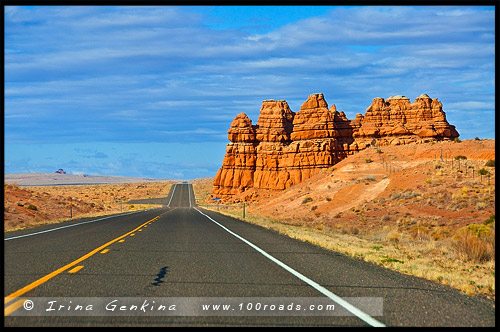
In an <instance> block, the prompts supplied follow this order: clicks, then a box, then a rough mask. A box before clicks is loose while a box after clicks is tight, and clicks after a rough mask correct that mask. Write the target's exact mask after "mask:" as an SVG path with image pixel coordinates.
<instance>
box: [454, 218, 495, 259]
mask: <svg viewBox="0 0 500 332" xmlns="http://www.w3.org/2000/svg"><path fill="white" fill-rule="evenodd" d="M452 248H453V249H454V250H455V252H456V254H457V256H458V257H459V258H460V259H461V260H463V261H465V262H469V261H471V262H476V263H485V262H488V261H490V260H492V259H494V257H495V231H494V230H492V229H491V228H490V227H488V226H486V225H478V224H470V225H467V226H465V227H462V228H460V229H458V230H457V232H456V234H455V236H453V238H452Z"/></svg>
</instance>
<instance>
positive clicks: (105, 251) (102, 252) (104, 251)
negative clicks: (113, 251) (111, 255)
mask: <svg viewBox="0 0 500 332" xmlns="http://www.w3.org/2000/svg"><path fill="white" fill-rule="evenodd" d="M108 251H109V249H104V250H103V251H101V254H105V253H107V252H108Z"/></svg>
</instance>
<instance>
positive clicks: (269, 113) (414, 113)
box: [213, 93, 459, 200]
mask: <svg viewBox="0 0 500 332" xmlns="http://www.w3.org/2000/svg"><path fill="white" fill-rule="evenodd" d="M227 133H228V138H229V140H230V143H229V144H227V147H226V154H225V156H224V159H223V161H222V167H221V168H220V169H219V171H218V172H217V175H216V177H215V178H214V181H213V186H214V190H213V193H214V196H216V197H219V198H224V199H230V198H231V197H235V195H238V194H241V193H243V192H245V191H246V190H248V189H251V188H256V189H270V190H283V189H286V188H289V187H290V186H292V185H293V184H296V183H299V182H301V181H303V180H305V179H307V178H309V177H311V176H313V175H314V174H316V173H318V172H319V171H320V170H321V169H323V168H328V167H331V166H332V165H335V164H336V163H338V162H339V161H341V160H342V159H344V158H346V157H347V156H349V155H351V154H354V153H356V152H358V151H360V150H362V149H365V148H367V147H370V146H386V145H401V144H412V143H427V142H431V141H440V140H453V139H454V138H456V137H458V136H459V134H458V132H457V130H456V129H455V126H453V125H450V124H449V123H448V122H447V121H446V115H445V112H444V111H443V109H442V104H441V102H439V101H438V100H437V99H431V98H430V97H429V96H428V95H426V94H422V95H421V96H420V97H418V98H416V99H415V102H413V103H411V102H410V100H409V99H408V98H407V97H404V96H395V97H390V98H388V99H386V100H384V99H383V98H375V99H373V102H372V104H371V105H370V106H369V107H368V108H367V109H366V113H365V115H364V116H363V115H362V114H360V113H358V114H357V115H356V118H355V119H354V120H349V119H347V117H346V115H345V113H344V112H343V111H340V112H339V111H337V109H336V107H335V105H334V104H333V105H332V106H331V107H330V108H328V104H327V102H326V101H325V98H324V96H323V94H322V93H316V94H312V95H310V96H309V98H308V99H307V100H306V101H305V102H304V103H303V104H302V106H301V107H300V111H299V112H297V113H295V112H293V111H292V110H291V109H290V107H289V106H288V104H287V102H286V101H284V100H264V101H263V102H262V107H261V109H260V115H259V119H258V120H257V124H256V125H252V120H250V119H249V118H248V116H247V115H246V114H244V113H240V114H238V115H237V116H236V118H235V119H234V120H233V122H232V123H231V127H230V128H229V130H228V132H227ZM250 198H251V197H246V198H243V199H245V200H246V199H250Z"/></svg>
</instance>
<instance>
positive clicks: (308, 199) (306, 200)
mask: <svg viewBox="0 0 500 332" xmlns="http://www.w3.org/2000/svg"><path fill="white" fill-rule="evenodd" d="M312 200H313V199H312V198H311V197H309V196H308V197H306V198H304V199H303V200H302V204H306V203H309V202H312Z"/></svg>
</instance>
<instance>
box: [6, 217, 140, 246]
mask: <svg viewBox="0 0 500 332" xmlns="http://www.w3.org/2000/svg"><path fill="white" fill-rule="evenodd" d="M142 211H145V210H139V211H132V212H126V213H122V214H115V215H112V216H107V217H104V218H99V219H94V220H89V221H84V222H81V223H78V224H72V225H66V226H61V227H56V228H51V229H47V230H45V231H40V232H35V233H29V234H24V235H18V236H13V237H8V238H6V239H3V240H4V241H7V240H13V239H18V238H21V237H27V236H32V235H38V234H42V233H47V232H52V231H57V230H59V229H63V228H68V227H73V226H80V225H84V224H89V223H92V222H96V221H100V220H104V219H109V218H115V217H120V216H126V215H127V214H132V213H137V212H142Z"/></svg>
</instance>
